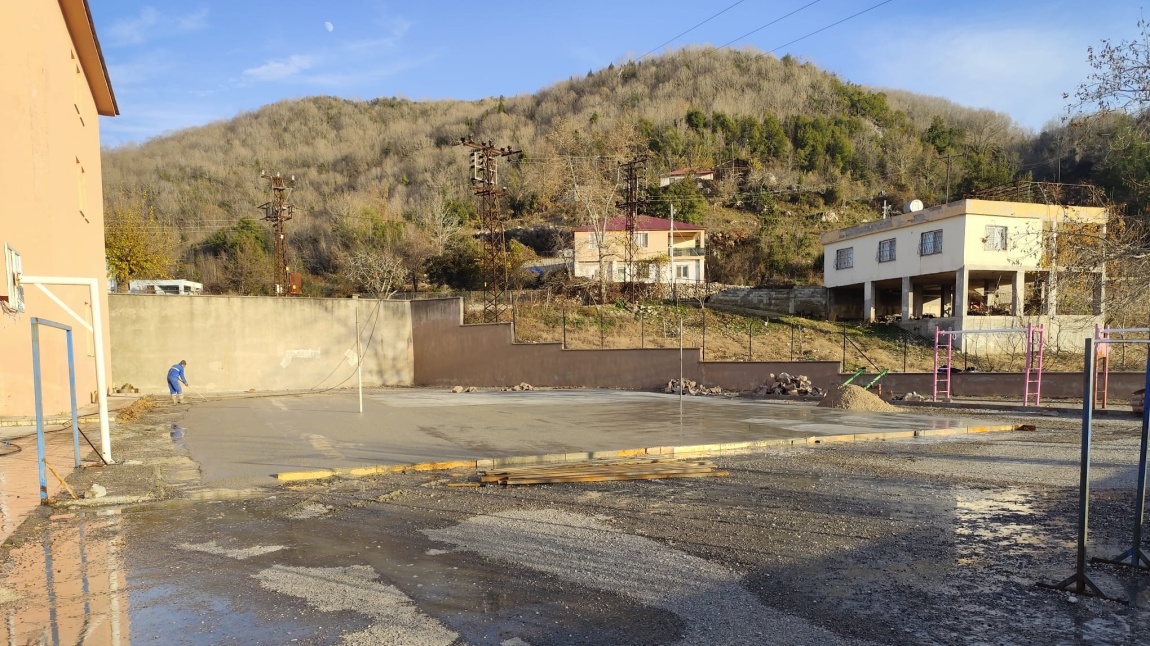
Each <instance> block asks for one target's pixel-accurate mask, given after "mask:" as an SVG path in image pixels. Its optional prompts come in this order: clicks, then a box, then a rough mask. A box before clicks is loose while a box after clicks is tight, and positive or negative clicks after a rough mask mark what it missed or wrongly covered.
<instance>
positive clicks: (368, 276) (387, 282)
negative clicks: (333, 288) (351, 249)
mask: <svg viewBox="0 0 1150 646" xmlns="http://www.w3.org/2000/svg"><path fill="white" fill-rule="evenodd" d="M405 276H407V269H406V268H405V267H404V264H403V259H401V258H399V257H398V256H396V255H395V254H393V253H391V252H390V251H387V250H374V249H365V250H363V251H357V252H356V253H354V254H352V255H351V257H350V258H349V259H348V262H347V277H348V278H349V279H351V281H352V282H353V283H355V285H356V286H357V287H359V288H361V289H364V290H367V292H368V293H370V294H372V295H373V296H375V297H376V298H390V297H391V295H392V294H394V293H395V292H396V291H398V289H399V286H400V285H402V284H403V280H404V277H405Z"/></svg>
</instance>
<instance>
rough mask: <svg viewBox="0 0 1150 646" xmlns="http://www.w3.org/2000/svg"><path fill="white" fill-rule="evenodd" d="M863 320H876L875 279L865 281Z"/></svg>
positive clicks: (870, 321) (868, 321) (869, 321)
mask: <svg viewBox="0 0 1150 646" xmlns="http://www.w3.org/2000/svg"><path fill="white" fill-rule="evenodd" d="M863 321H865V322H867V323H872V322H874V281H873V280H868V281H866V282H865V283H863Z"/></svg>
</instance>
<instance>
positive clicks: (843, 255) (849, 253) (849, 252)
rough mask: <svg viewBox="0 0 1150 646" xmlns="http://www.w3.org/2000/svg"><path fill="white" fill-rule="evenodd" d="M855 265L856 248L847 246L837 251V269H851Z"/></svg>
mask: <svg viewBox="0 0 1150 646" xmlns="http://www.w3.org/2000/svg"><path fill="white" fill-rule="evenodd" d="M854 266H855V248H854V247H847V248H846V249H839V250H838V251H836V252H835V269H850V268H851V267H854Z"/></svg>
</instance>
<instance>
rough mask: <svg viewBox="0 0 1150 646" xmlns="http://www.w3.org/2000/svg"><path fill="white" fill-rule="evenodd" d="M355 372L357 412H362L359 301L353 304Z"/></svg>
mask: <svg viewBox="0 0 1150 646" xmlns="http://www.w3.org/2000/svg"><path fill="white" fill-rule="evenodd" d="M355 374H356V377H357V378H358V379H359V412H361V413H362V412H363V352H362V351H361V350H360V348H359V303H356V304H355Z"/></svg>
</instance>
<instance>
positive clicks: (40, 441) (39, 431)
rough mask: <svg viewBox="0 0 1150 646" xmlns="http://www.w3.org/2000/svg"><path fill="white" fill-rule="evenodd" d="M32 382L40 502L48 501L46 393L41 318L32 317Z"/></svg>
mask: <svg viewBox="0 0 1150 646" xmlns="http://www.w3.org/2000/svg"><path fill="white" fill-rule="evenodd" d="M32 384H33V391H34V392H35V393H36V467H37V469H38V471H39V472H40V504H42V505H43V504H47V502H48V474H47V473H45V472H44V458H45V457H46V455H45V451H44V393H43V392H42V390H41V388H40V319H38V318H35V317H32Z"/></svg>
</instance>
